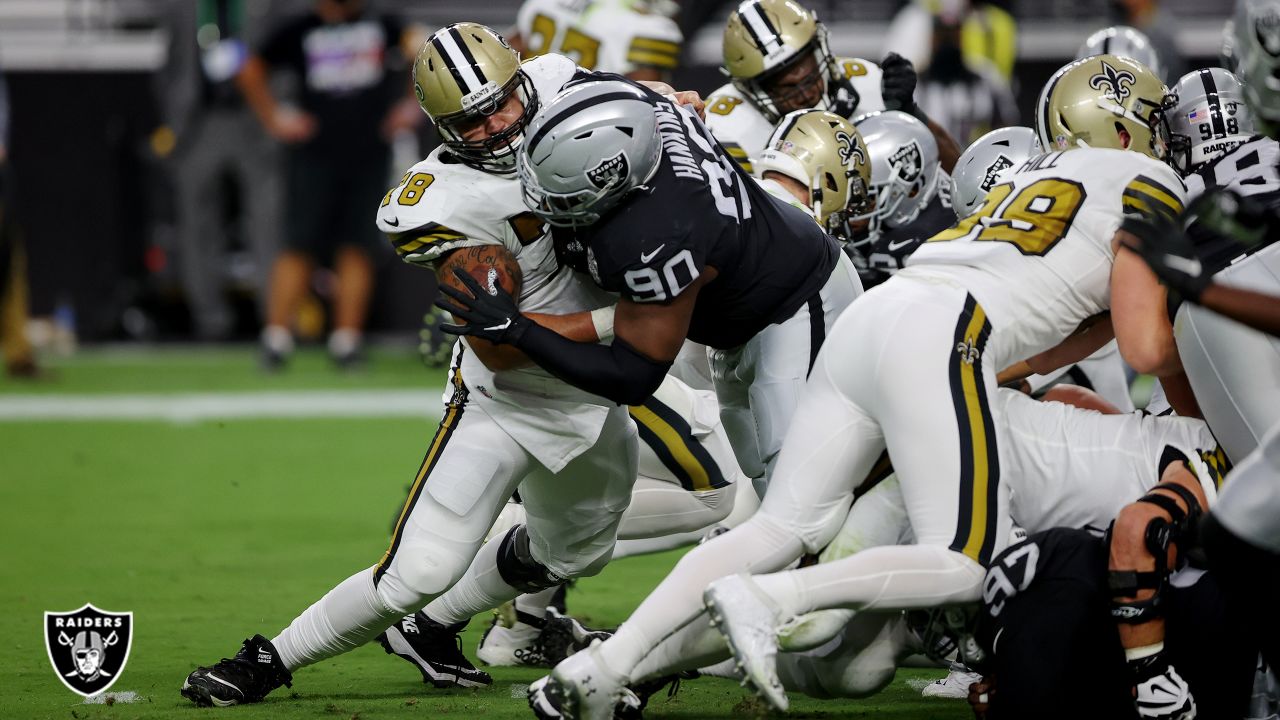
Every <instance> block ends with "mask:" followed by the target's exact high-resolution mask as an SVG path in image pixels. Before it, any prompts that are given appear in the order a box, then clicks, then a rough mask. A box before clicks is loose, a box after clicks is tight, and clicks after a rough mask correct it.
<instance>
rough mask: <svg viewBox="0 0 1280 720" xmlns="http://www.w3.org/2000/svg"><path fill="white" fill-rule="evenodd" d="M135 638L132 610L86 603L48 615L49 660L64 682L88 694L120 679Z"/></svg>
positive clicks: (47, 648)
mask: <svg viewBox="0 0 1280 720" xmlns="http://www.w3.org/2000/svg"><path fill="white" fill-rule="evenodd" d="M132 640H133V613H131V612H122V613H117V612H107V611H105V610H99V609H98V608H96V607H94V606H93V605H92V604H89V603H86V604H85V605H84V607H82V608H80V609H79V610H72V611H70V612H46V613H45V614H44V644H45V649H46V650H47V651H48V652H49V662H50V663H52V664H53V670H54V672H55V673H57V675H58V679H59V680H61V681H62V684H63V685H66V686H67V688H68V689H69V690H71V692H74V693H77V694H79V695H83V696H85V697H89V696H90V695H97V694H98V693H101V692H103V691H105V690H106V689H107V688H109V687H111V685H112V683H114V682H115V681H116V680H117V679H119V677H120V672H121V671H122V670H124V664H125V663H126V662H127V661H128V660H129V646H130V644H131V641H132Z"/></svg>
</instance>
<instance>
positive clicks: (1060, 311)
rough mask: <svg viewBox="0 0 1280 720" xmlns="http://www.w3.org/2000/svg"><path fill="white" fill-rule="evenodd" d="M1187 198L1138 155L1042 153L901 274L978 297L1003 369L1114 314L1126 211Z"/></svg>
mask: <svg viewBox="0 0 1280 720" xmlns="http://www.w3.org/2000/svg"><path fill="white" fill-rule="evenodd" d="M1184 197H1185V190H1184V189H1183V186H1182V181H1181V180H1180V179H1179V178H1178V176H1177V174H1176V173H1175V172H1174V171H1173V169H1172V168H1170V167H1169V166H1168V165H1165V164H1164V163H1161V162H1159V161H1158V160H1154V159H1152V158H1150V157H1148V156H1146V155H1142V154H1140V153H1136V152H1130V151H1127V150H1110V149H1102V148H1078V149H1074V150H1068V151H1066V152H1056V153H1048V154H1045V155H1039V156H1037V157H1033V158H1031V159H1030V160H1028V161H1027V162H1026V163H1024V164H1023V165H1022V167H1021V168H1019V169H1018V171H1017V172H1016V173H1014V174H1012V175H1010V176H1007V180H1006V181H1005V182H1002V183H1000V184H999V185H996V186H995V187H993V188H992V189H991V190H990V192H989V193H988V194H987V198H986V200H984V201H983V203H982V205H980V206H979V207H978V209H977V210H975V211H974V212H973V214H971V215H969V216H968V217H966V218H964V219H963V220H961V221H959V222H958V223H956V224H955V225H954V226H952V227H951V228H949V229H947V230H944V231H942V232H940V233H938V234H937V235H934V236H933V237H931V238H929V240H928V241H926V242H925V243H924V244H922V245H921V246H920V248H919V249H918V250H916V251H915V253H914V254H912V256H911V257H910V258H909V259H908V260H907V267H906V268H905V269H903V270H902V271H900V272H899V273H898V274H899V275H911V276H916V277H920V276H926V277H942V278H946V279H948V280H950V281H953V282H955V283H957V284H959V285H961V286H963V287H964V288H966V289H967V290H968V291H969V292H970V293H972V294H973V296H974V298H975V299H976V300H977V301H978V303H979V304H981V305H982V307H983V308H984V309H985V310H986V312H987V315H988V316H989V317H990V319H991V324H992V327H993V328H994V330H995V331H996V333H997V334H998V335H999V336H1000V337H1001V340H1000V342H998V343H993V347H995V348H996V349H997V352H998V353H1000V355H999V358H998V359H999V363H998V365H997V366H998V367H1005V366H1007V365H1008V364H1010V363H1012V362H1016V361H1018V360H1024V359H1026V358H1028V357H1031V356H1032V355H1035V354H1037V353H1040V352H1043V351H1044V350H1047V349H1049V348H1051V347H1053V346H1055V345H1057V344H1058V343H1059V342H1061V341H1062V340H1063V339H1065V338H1066V337H1067V336H1068V335H1070V334H1071V333H1072V332H1074V331H1075V329H1076V328H1077V327H1078V326H1079V325H1080V323H1081V322H1082V321H1084V320H1085V319H1087V318H1089V317H1092V316H1094V315H1097V314H1098V313H1101V312H1104V311H1106V310H1109V309H1110V307H1111V285H1110V281H1111V268H1112V265H1113V264H1114V262H1115V253H1114V252H1113V250H1112V247H1111V240H1112V237H1113V236H1114V235H1115V231H1116V229H1117V228H1118V227H1119V226H1120V221H1121V220H1122V218H1123V217H1124V215H1125V214H1127V213H1140V214H1147V215H1155V214H1159V215H1164V216H1169V217H1172V216H1176V215H1177V214H1178V213H1180V212H1182V206H1183V203H1184Z"/></svg>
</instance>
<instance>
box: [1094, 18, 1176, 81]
mask: <svg viewBox="0 0 1280 720" xmlns="http://www.w3.org/2000/svg"><path fill="white" fill-rule="evenodd" d="M1094 55H1118V56H1119V57H1127V58H1130V59H1133V60H1137V61H1138V62H1140V63H1142V64H1143V65H1146V66H1147V68H1148V69H1150V70H1151V72H1153V73H1155V74H1156V76H1157V77H1159V78H1161V79H1162V80H1163V79H1164V65H1162V64H1161V63H1160V56H1159V55H1157V54H1156V49H1155V46H1153V45H1152V44H1151V40H1149V39H1148V38H1147V36H1146V35H1143V34H1142V32H1141V31H1139V30H1135V29H1134V28H1131V27H1129V26H1128V25H1112V26H1111V27H1107V28H1102V29H1101V30H1099V31H1097V32H1095V33H1094V34H1092V35H1090V36H1089V37H1088V38H1086V39H1085V41H1084V43H1083V44H1081V45H1080V49H1079V50H1076V59H1077V60H1083V59H1084V58H1087V57H1092V56H1094Z"/></svg>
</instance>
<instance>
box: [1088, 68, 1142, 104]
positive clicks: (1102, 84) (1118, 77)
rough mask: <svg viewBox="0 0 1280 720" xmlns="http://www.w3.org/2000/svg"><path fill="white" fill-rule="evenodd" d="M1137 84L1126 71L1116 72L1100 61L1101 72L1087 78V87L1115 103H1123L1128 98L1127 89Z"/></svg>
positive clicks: (1132, 76)
mask: <svg viewBox="0 0 1280 720" xmlns="http://www.w3.org/2000/svg"><path fill="white" fill-rule="evenodd" d="M1136 82H1138V78H1136V77H1134V75H1133V73H1131V72H1129V71H1128V70H1117V69H1115V68H1113V67H1111V63H1109V62H1107V61H1106V60H1103V61H1102V72H1100V73H1098V74H1097V75H1094V76H1093V77H1091V78H1089V87H1091V88H1093V89H1094V90H1101V91H1102V92H1104V93H1106V94H1107V95H1108V96H1109V97H1110V98H1111V99H1112V100H1115V101H1116V102H1124V99H1125V98H1127V97H1129V88H1130V87H1131V86H1132V85H1133V84H1134V83H1136Z"/></svg>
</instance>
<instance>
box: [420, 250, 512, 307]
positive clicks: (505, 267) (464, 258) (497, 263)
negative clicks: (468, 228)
mask: <svg viewBox="0 0 1280 720" xmlns="http://www.w3.org/2000/svg"><path fill="white" fill-rule="evenodd" d="M454 268H458V269H460V270H462V271H463V272H465V273H467V274H468V275H471V276H472V277H475V278H476V280H478V281H479V282H480V284H481V285H487V284H489V283H490V282H498V283H501V285H502V287H503V289H505V290H506V291H507V292H509V293H511V295H512V296H513V297H516V298H519V297H520V289H521V287H522V286H523V279H524V276H523V273H522V272H521V270H520V264H519V263H518V262H516V257H515V255H512V254H511V251H509V250H507V249H506V248H505V247H503V246H501V245H480V246H476V247H465V248H459V249H457V250H454V251H453V252H451V253H449V254H448V255H446V256H445V257H444V259H442V260H441V261H440V264H439V266H438V267H437V268H436V277H437V279H439V281H440V282H441V283H443V284H446V285H448V286H449V287H452V288H457V289H459V290H462V291H464V292H466V288H465V287H463V286H462V283H460V282H458V279H457V278H456V277H454V275H453V270H454ZM489 271H492V274H490V272H489Z"/></svg>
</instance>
